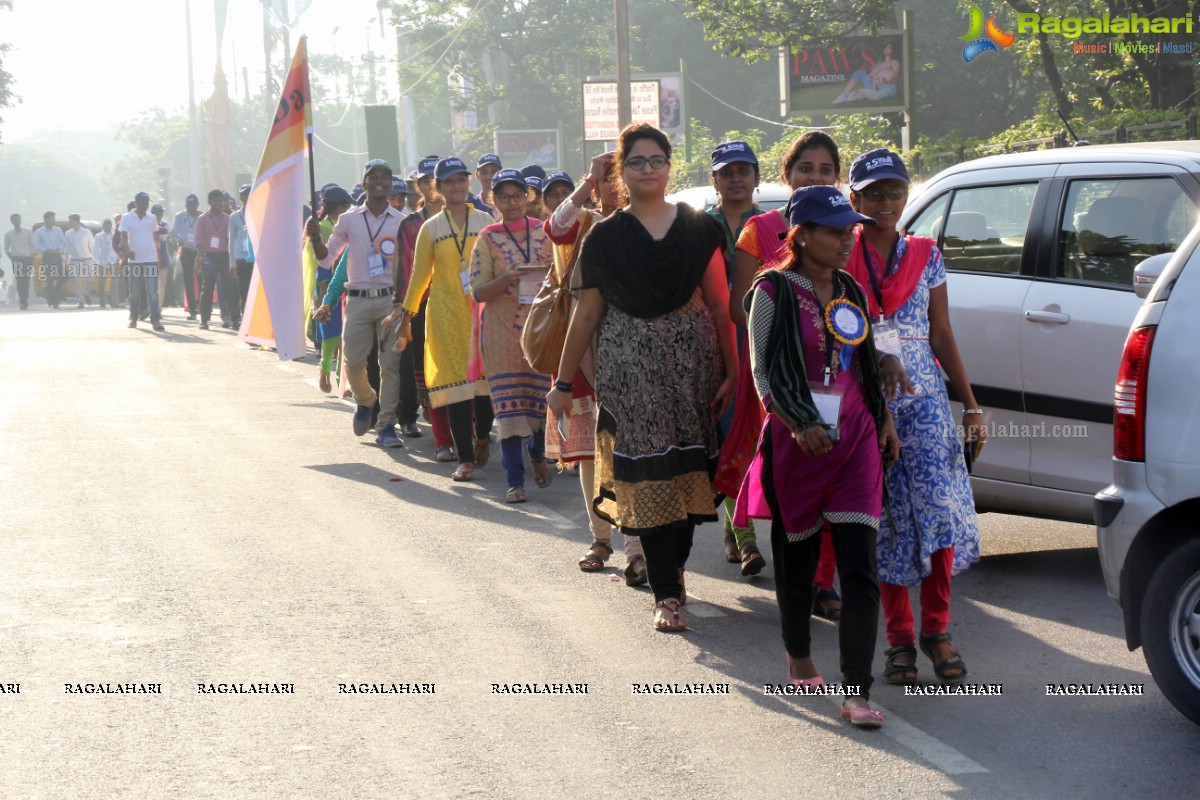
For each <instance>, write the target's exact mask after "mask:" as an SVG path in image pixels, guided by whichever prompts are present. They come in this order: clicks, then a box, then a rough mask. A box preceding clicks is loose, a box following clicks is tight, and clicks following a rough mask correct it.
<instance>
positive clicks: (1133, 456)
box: [1113, 326, 1156, 461]
mask: <svg viewBox="0 0 1200 800" xmlns="http://www.w3.org/2000/svg"><path fill="white" fill-rule="evenodd" d="M1155 330H1156V328H1155V327H1154V326H1150V327H1147V328H1137V329H1136V330H1134V331H1131V332H1130V334H1129V338H1128V339H1126V340H1125V352H1124V353H1122V354H1121V368H1120V370H1119V371H1118V372H1117V388H1116V392H1115V393H1114V396H1113V456H1114V457H1115V458H1119V459H1121V460H1122V461H1145V460H1146V378H1147V376H1148V375H1149V374H1150V347H1151V346H1152V345H1153V344H1154V331H1155Z"/></svg>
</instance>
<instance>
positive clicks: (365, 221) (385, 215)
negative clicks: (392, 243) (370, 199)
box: [362, 211, 388, 247]
mask: <svg viewBox="0 0 1200 800" xmlns="http://www.w3.org/2000/svg"><path fill="white" fill-rule="evenodd" d="M387 218H388V213H387V212H386V211H384V212H383V219H382V220H380V222H379V230H377V231H375V232H374V233H371V221H370V220H368V219H367V215H366V213H365V212H364V213H363V215H362V219H363V225H366V226H367V236H370V237H371V246H372V247H374V246H375V240H376V239H378V238H379V234H381V233H383V226H384V225H385V224H387Z"/></svg>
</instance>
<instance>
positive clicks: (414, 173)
mask: <svg viewBox="0 0 1200 800" xmlns="http://www.w3.org/2000/svg"><path fill="white" fill-rule="evenodd" d="M420 178H421V173H420V172H419V171H417V170H415V169H414V170H413V171H412V172H410V173H408V178H407V179H406V180H410V181H413V182H414V183H415V182H416V181H418V180H420Z"/></svg>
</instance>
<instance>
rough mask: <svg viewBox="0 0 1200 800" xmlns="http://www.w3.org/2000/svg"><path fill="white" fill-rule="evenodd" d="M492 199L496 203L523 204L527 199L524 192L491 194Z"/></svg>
mask: <svg viewBox="0 0 1200 800" xmlns="http://www.w3.org/2000/svg"><path fill="white" fill-rule="evenodd" d="M492 197H493V198H494V199H495V200H496V202H497V203H518V202H520V203H523V202H525V201H526V200H528V199H529V196H528V195H527V194H525V192H504V193H503V194H493V195H492Z"/></svg>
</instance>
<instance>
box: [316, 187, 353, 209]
mask: <svg viewBox="0 0 1200 800" xmlns="http://www.w3.org/2000/svg"><path fill="white" fill-rule="evenodd" d="M321 202H323V203H324V204H325V206H326V207H328V206H336V205H339V204H341V203H347V204H349V205H354V198H353V197H351V196H350V193H349V192H347V191H346V190H345V189H343V188H342V187H340V186H338V185H337V184H333V185H331V186H330V187H329V188H327V189H325V190H323V191H322V192H321Z"/></svg>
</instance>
